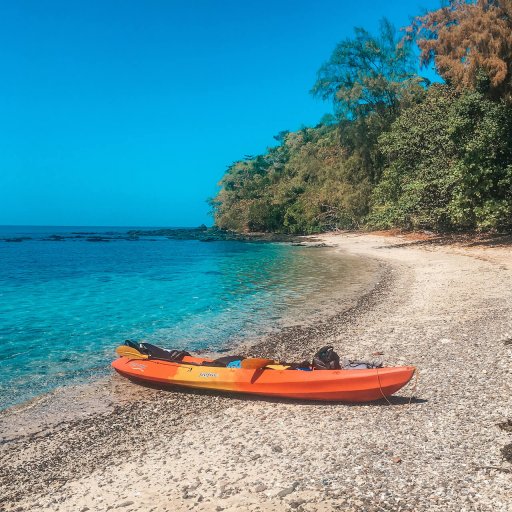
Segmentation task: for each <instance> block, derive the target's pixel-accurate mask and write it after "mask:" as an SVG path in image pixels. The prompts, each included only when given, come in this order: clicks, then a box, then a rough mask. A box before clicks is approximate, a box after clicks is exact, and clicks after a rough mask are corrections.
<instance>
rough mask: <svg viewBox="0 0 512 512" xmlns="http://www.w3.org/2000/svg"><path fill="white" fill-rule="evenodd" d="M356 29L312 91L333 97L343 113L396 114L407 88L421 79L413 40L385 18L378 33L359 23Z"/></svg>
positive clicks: (349, 115) (348, 115) (324, 68)
mask: <svg viewBox="0 0 512 512" xmlns="http://www.w3.org/2000/svg"><path fill="white" fill-rule="evenodd" d="M354 32H355V37H353V38H348V39H345V40H343V41H341V42H340V43H339V44H338V45H337V46H336V48H335V49H334V52H333V53H332V55H331V58H330V59H329V60H328V61H327V62H326V63H325V64H323V66H322V67H321V68H320V69H319V71H318V79H317V81H316V83H315V84H314V86H313V88H312V90H311V92H312V93H313V94H314V95H316V96H319V97H321V98H323V99H325V100H331V101H333V103H334V106H335V110H336V112H337V113H338V115H340V116H341V117H345V118H349V119H354V118H359V117H364V116H367V115H369V114H371V113H378V114H380V115H387V114H388V113H390V112H391V113H393V114H396V113H397V112H398V105H399V102H400V98H401V96H402V94H403V93H404V91H405V90H406V89H407V88H408V87H410V86H411V85H417V84H418V83H419V82H420V81H421V79H420V78H419V77H418V76H417V74H416V68H417V66H416V63H415V59H414V55H413V52H412V45H411V41H410V40H407V39H404V38H403V37H401V36H400V35H399V34H397V31H396V30H395V28H394V27H393V25H392V24H391V23H390V22H389V20H387V19H383V20H381V23H380V33H379V35H377V36H374V35H372V34H370V33H369V32H368V31H367V30H365V29H364V28H359V27H356V28H355V29H354Z"/></svg>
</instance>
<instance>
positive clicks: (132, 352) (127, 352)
mask: <svg viewBox="0 0 512 512" xmlns="http://www.w3.org/2000/svg"><path fill="white" fill-rule="evenodd" d="M116 354H117V355H119V356H121V357H129V358H130V359H147V358H148V356H147V355H146V354H142V353H141V352H139V351H138V350H136V349H134V348H132V347H128V346H127V345H119V347H117V348H116Z"/></svg>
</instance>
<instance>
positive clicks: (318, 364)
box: [312, 346, 341, 370]
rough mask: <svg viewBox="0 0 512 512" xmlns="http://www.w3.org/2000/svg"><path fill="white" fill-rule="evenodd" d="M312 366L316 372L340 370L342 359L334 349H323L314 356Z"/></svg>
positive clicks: (328, 347) (327, 347)
mask: <svg viewBox="0 0 512 512" xmlns="http://www.w3.org/2000/svg"><path fill="white" fill-rule="evenodd" d="M312 366H313V368H314V369H315V370H340V369H341V366H340V357H339V356H338V354H336V352H334V349H333V347H330V346H326V347H322V348H321V349H320V350H319V351H318V352H317V353H316V354H315V355H314V356H313V364H312Z"/></svg>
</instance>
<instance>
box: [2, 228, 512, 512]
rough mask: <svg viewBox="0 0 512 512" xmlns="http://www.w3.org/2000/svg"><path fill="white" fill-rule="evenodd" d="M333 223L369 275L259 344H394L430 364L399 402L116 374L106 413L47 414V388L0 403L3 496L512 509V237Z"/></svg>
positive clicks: (80, 402)
mask: <svg viewBox="0 0 512 512" xmlns="http://www.w3.org/2000/svg"><path fill="white" fill-rule="evenodd" d="M322 240H323V242H325V243H327V244H330V245H333V246H336V247H338V248H339V250H341V251H347V252H349V253H351V254H356V255H361V256H362V257H367V258H373V259H375V260H377V261H378V262H379V269H380V270H379V273H380V274H379V275H378V279H377V281H376V282H375V285H374V287H373V288H372V290H366V291H364V293H363V295H362V297H361V298H360V299H359V300H358V301H357V303H354V304H353V305H352V307H350V308H348V310H345V311H340V312H332V313H328V312H326V317H325V320H322V321H318V322H316V323H315V324H314V325H306V326H303V327H300V326H294V327H289V328H287V329H285V330H284V331H282V332H281V333H278V334H276V335H274V336H272V337H269V338H268V339H265V340H261V341H259V342H258V343H257V344H256V345H255V346H253V347H252V348H251V349H248V350H250V351H253V352H254V353H255V354H256V353H257V354H265V355H267V354H268V355H269V356H275V357H285V358H286V359H290V357H291V358H292V359H297V360H300V359H302V358H304V357H307V358H310V357H311V354H312V353H313V352H314V351H315V349H317V348H318V347H320V346H321V345H325V344H333V345H335V346H336V348H337V349H338V351H339V352H340V353H341V354H343V355H344V356H347V357H349V358H370V359H375V358H376V355H375V354H376V353H382V355H379V356H378V357H381V358H383V359H384V361H385V363H386V364H388V365H391V364H393V365H395V364H402V363H405V364H414V365H416V366H417V367H418V368H419V382H418V384H417V389H416V390H414V389H413V386H414V382H412V383H411V384H410V385H409V386H408V387H407V388H405V389H404V390H402V391H401V392H399V393H398V396H396V397H394V398H392V399H391V404H387V403H386V402H383V403H382V402H377V403H372V404H364V405H347V404H318V403H306V402H293V401H285V400H282V401H276V400H266V399H254V398H252V399H248V398H247V397H241V396H234V397H233V396H229V397H228V396H222V395H215V394H207V393H194V392H175V391H163V390H155V389H151V388H142V387H140V386H136V385H134V384H131V383H129V382H127V381H124V380H122V379H121V378H120V377H114V378H112V379H110V380H107V381H105V382H102V383H99V384H98V386H102V389H103V390H104V389H105V388H108V390H109V392H110V394H107V395H106V396H114V395H115V396H120V394H121V395H122V394H123V393H124V394H125V395H127V396H126V400H124V401H123V402H122V403H117V404H116V403H115V400H112V401H111V402H108V400H107V399H106V400H105V403H103V404H102V406H101V407H99V408H98V410H97V412H96V414H90V406H89V405H90V404H89V401H90V399H91V397H88V396H87V393H83V395H82V396H80V397H77V398H76V399H74V400H73V406H72V407H71V409H74V413H73V414H72V415H71V416H69V417H66V416H65V415H64V416H62V417H61V416H59V415H51V417H50V416H48V417H44V416H43V417H41V416H38V407H39V406H38V404H35V405H34V408H33V409H32V410H28V411H27V410H24V411H21V412H19V413H17V412H16V411H10V412H8V413H7V414H3V415H1V416H0V431H1V434H0V436H1V445H0V481H1V485H0V510H6V511H13V510H18V511H25V510H26V511H29V510H30V511H33V510H54V511H79V512H80V511H81V512H86V511H105V510H123V511H136V510H137V511H154V512H157V511H167V510H172V511H178V512H179V511H185V510H196V511H222V510H225V511H235V510H236V511H239V510H243V511H286V510H298V511H305V512H306V511H308V512H309V511H311V512H313V511H331V510H332V511H334V510H340V511H399V510H400V511H411V512H412V511H443V512H444V511H454V512H455V511H457V512H460V511H464V510H465V511H510V510H512V473H511V471H512V463H511V461H510V458H509V460H508V461H507V454H508V453H509V452H510V451H512V450H511V449H510V446H511V444H512V432H511V430H512V427H510V423H509V420H511V419H512V389H511V388H512V365H511V358H512V249H511V246H510V245H508V244H502V245H501V246H499V247H498V246H495V247H493V246H491V247H489V246H488V245H487V246H486V245H483V244H476V245H472V244H469V243H465V244H455V245H436V244H418V243H416V242H415V241H411V240H408V239H407V238H404V237H383V236H376V235H358V234H349V235H348V234H342V235H324V236H323V237H322ZM413 391H414V395H415V397H414V398H413V399H412V400H410V397H411V395H412V393H413ZM89 393H90V391H89ZM134 397H135V398H137V399H136V400H134ZM107 402H108V403H107ZM88 404H89V405H88ZM45 410H47V411H48V410H49V411H51V408H46V409H45ZM80 411H82V412H81V413H80ZM30 415H33V416H34V417H37V421H35V422H34V421H29V420H30ZM509 457H510V456H509Z"/></svg>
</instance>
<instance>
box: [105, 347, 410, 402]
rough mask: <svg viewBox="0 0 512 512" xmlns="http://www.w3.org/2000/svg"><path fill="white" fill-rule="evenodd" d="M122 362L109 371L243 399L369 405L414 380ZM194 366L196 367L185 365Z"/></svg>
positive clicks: (406, 370) (382, 374) (394, 372)
mask: <svg viewBox="0 0 512 512" xmlns="http://www.w3.org/2000/svg"><path fill="white" fill-rule="evenodd" d="M202 361H204V360H203V359H199V358H193V357H186V358H185V360H184V361H183V362H182V363H171V362H168V361H161V360H156V359H152V360H144V359H131V358H128V357H120V358H119V359H116V360H115V361H114V362H113V363H112V367H113V368H114V369H115V370H116V371H117V372H118V373H119V374H121V375H123V376H124V377H127V378H130V379H135V380H139V381H144V382H149V383H157V384H164V385H173V386H179V387H185V388H194V389H209V390H217V391H227V392H234V393H247V394H252V395H262V396H268V397H282V398H294V399H300V400H321V401H336V402H370V401H373V400H379V399H381V398H383V397H388V396H391V395H392V394H393V393H396V392H397V391H398V390H399V389H401V388H402V387H403V386H405V385H406V384H407V383H408V382H409V381H410V380H411V379H412V377H413V375H414V372H415V368H414V367H413V366H400V367H390V368H373V369H367V370H313V371H301V370H273V369H257V370H246V369H241V368H226V367H221V368H219V367H212V366H198V364H200V363H201V362H202ZM187 363H195V364H187Z"/></svg>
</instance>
